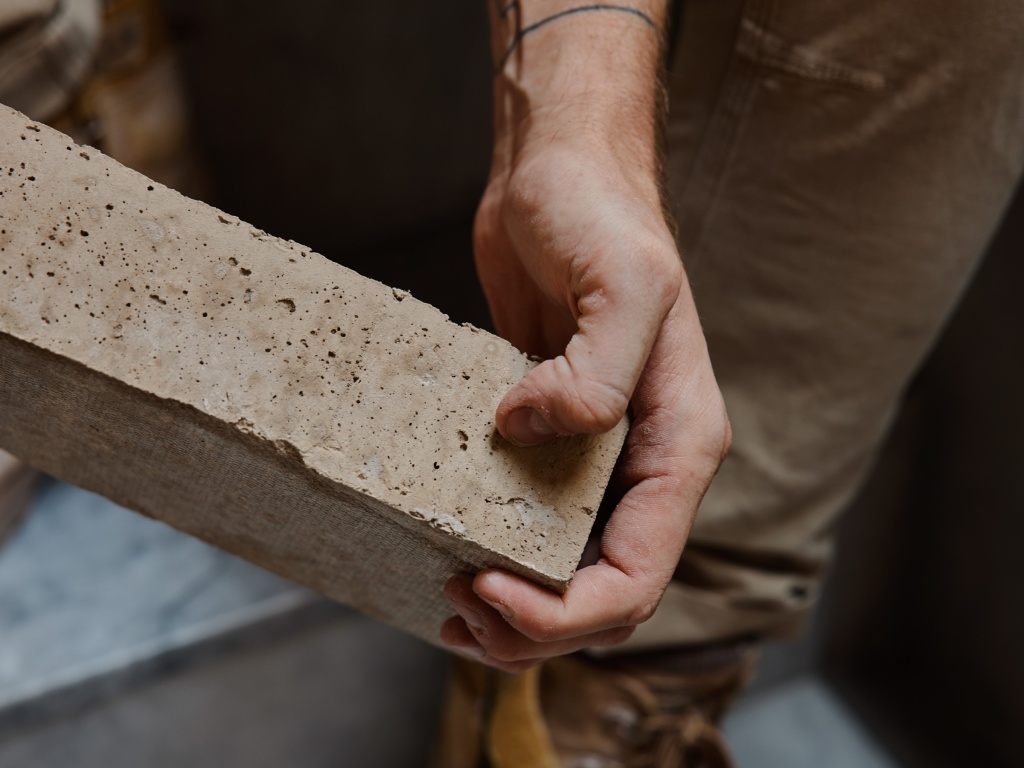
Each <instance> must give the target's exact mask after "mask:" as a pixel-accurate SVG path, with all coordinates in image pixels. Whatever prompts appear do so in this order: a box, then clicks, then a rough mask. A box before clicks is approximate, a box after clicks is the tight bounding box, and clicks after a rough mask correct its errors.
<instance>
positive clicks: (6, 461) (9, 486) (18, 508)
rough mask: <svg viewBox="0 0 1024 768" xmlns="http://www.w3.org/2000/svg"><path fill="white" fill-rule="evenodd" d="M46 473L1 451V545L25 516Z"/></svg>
mask: <svg viewBox="0 0 1024 768" xmlns="http://www.w3.org/2000/svg"><path fill="white" fill-rule="evenodd" d="M43 477H44V475H43V473H42V472H38V471H37V470H35V469H32V467H30V466H28V464H25V463H24V462H22V461H19V460H18V459H16V458H14V457H13V456H11V454H9V453H7V452H6V451H0V546H2V545H3V543H4V541H5V540H6V539H7V537H8V536H9V535H10V534H11V533H12V532H13V531H14V528H15V527H16V526H17V525H18V523H19V522H21V520H22V519H23V518H24V517H25V514H26V512H28V508H29V506H31V503H32V497H33V495H34V492H35V490H36V488H37V487H38V485H39V483H40V482H41V481H42V479H43Z"/></svg>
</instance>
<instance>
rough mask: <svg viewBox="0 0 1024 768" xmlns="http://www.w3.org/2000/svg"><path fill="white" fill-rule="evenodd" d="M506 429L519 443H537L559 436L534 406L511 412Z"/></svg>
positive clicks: (515, 441) (513, 440)
mask: <svg viewBox="0 0 1024 768" xmlns="http://www.w3.org/2000/svg"><path fill="white" fill-rule="evenodd" d="M505 430H506V431H507V432H508V436H509V437H510V438H511V439H512V442H514V443H518V444H519V445H536V444H537V443H543V442H545V441H547V440H550V439H551V438H553V437H557V436H558V433H557V432H555V430H553V429H552V428H551V425H550V424H548V422H547V420H546V419H545V418H544V417H543V416H542V415H541V414H540V411H536V410H534V409H533V408H518V409H516V410H514V411H512V413H510V414H509V417H508V421H506V422H505Z"/></svg>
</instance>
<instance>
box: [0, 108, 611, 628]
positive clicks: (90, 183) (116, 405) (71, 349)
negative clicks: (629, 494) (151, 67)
mask: <svg viewBox="0 0 1024 768" xmlns="http://www.w3.org/2000/svg"><path fill="white" fill-rule="evenodd" d="M0 147H3V149H0V270H2V275H0V285H2V286H3V288H2V293H0V296H2V300H0V346H2V348H3V349H2V360H0V403H2V406H3V408H4V411H5V418H4V423H3V424H2V425H0V440H2V441H3V442H2V445H3V446H4V447H7V448H9V449H11V450H12V451H14V452H15V453H19V454H21V455H22V456H24V457H25V458H28V459H30V460H31V461H33V462H34V463H36V464H37V465H38V466H40V467H42V468H44V469H47V470H49V471H52V472H53V473H54V474H56V475H58V476H60V477H63V478H65V479H67V480H69V481H71V482H74V483H77V484H79V485H82V486H84V487H87V488H90V489H91V490H96V491H98V492H100V493H103V494H104V495H106V496H108V497H110V498H112V499H114V500H115V501H117V502H119V503H122V504H125V505H126V506H129V507H131V508H134V509H136V510H138V511H141V512H144V513H145V514H148V515H151V516H153V517H155V518H158V519H160V520H163V521H165V522H167V523H169V524H171V525H173V526H175V527H177V528H180V529H182V530H184V531H186V532H189V533H192V534H194V535H197V536H200V537H201V538H205V539H207V540H209V541H211V542H212V543H215V544H217V545H219V546H221V547H223V548H225V549H227V550H229V551H232V552H235V553H237V554H240V555H242V556H244V557H247V558H249V559H251V560H253V561H255V562H257V563H259V564H260V565H263V566H264V567H267V568H269V569H270V570H274V571H276V572H278V573H280V574H282V575H284V576H287V577H290V578H293V579H295V580H296V581H299V582H301V583H304V584H307V585H309V586H311V587H313V588H314V589H317V590H318V591H320V592H323V593H324V594H327V595H328V596H330V597H332V598H335V599H338V600H341V601H344V602H348V603H351V604H353V605H355V606H356V607H358V608H361V609H363V610H365V611H367V612H369V613H371V614H373V615H375V616H378V617H380V618H383V619H385V620H387V621H390V622H391V623H394V624H397V625H398V626H401V627H403V628H405V629H408V630H409V631H412V632H414V633H416V634H419V635H421V636H423V637H425V638H427V639H430V640H432V641H436V632H437V628H438V626H439V625H440V622H441V621H442V620H443V618H444V617H445V615H446V614H447V610H446V608H445V604H444V600H443V598H442V595H441V585H442V584H443V582H444V580H445V579H446V578H447V576H449V575H451V574H452V573H455V572H457V571H460V570H476V569H478V568H481V567H486V566H501V567H505V568H508V569H510V570H513V571H515V572H517V573H520V574H522V575H524V576H526V577H527V578H530V579H533V580H534V581H537V582H538V583H541V584H544V585H546V586H549V587H552V588H555V589H562V588H564V587H565V585H566V584H567V583H568V581H569V579H570V578H571V576H572V574H573V572H574V570H575V566H576V564H577V562H578V559H579V556H580V554H581V552H582V550H583V546H584V544H585V541H586V538H587V535H588V533H589V531H590V528H591V525H592V523H593V519H594V515H595V510H596V509H597V506H598V504H599V502H600V499H601V495H602V492H603V490H604V487H605V485H606V484H607V481H608V477H609V475H610V472H611V468H612V465H613V464H614V461H615V458H616V455H617V453H618V450H619V448H620V446H621V443H622V440H623V438H624V434H625V425H620V427H619V428H618V429H617V430H616V431H615V432H614V433H612V434H610V435H607V436H602V437H577V438H572V439H569V440H563V441H560V442H558V443H557V444H555V445H550V446H545V447H543V448H533V449H518V448H515V447H513V446H511V445H509V444H508V443H507V442H505V441H504V440H503V439H502V438H501V437H500V436H498V435H497V433H496V432H495V429H494V425H493V414H494V410H495V407H496V406H497V404H498V402H499V400H500V399H501V397H502V395H503V394H504V393H505V392H506V391H507V390H508V388H509V387H511V386H512V385H513V384H514V383H515V382H516V381H518V380H519V379H520V378H521V377H522V376H523V374H524V373H525V372H526V371H527V370H528V369H529V366H530V365H531V363H529V361H528V360H527V359H526V358H525V357H524V356H523V355H522V354H521V353H519V352H517V351H516V350H515V349H514V348H513V347H512V346H511V345H509V344H508V343H507V342H505V341H503V340H501V339H499V338H497V337H495V336H492V335H490V334H488V333H485V332H483V331H480V330H478V329H476V328H472V327H470V326H460V325H456V324H454V323H451V322H449V321H448V319H447V318H446V317H445V316H444V315H442V314H441V313H440V312H438V311H437V310H436V309H434V308H433V307H430V306H429V305H426V304H424V303H422V302H420V301H417V300H416V299H414V298H413V297H411V296H409V295H408V294H407V293H406V292H404V291H400V290H397V289H392V288H389V287H387V286H384V285H381V284H380V283H377V282H375V281H372V280H369V279H367V278H364V277H361V276H359V275H357V274H355V273H354V272H352V271H351V270H348V269H345V268H344V267H341V266H338V265H336V264H334V263H332V262H330V261H328V260H327V259H325V258H323V257H322V256H319V255H317V254H315V253H312V252H310V251H309V250H308V249H306V248H304V247H302V246H300V245H298V244H296V243H292V242H285V241H282V240H279V239H276V238H273V237H271V236H269V235H267V234H266V233H264V232H261V231H259V230H257V229H254V228H253V227H251V226H249V225H247V224H245V223H243V222H241V221H238V220H237V219H235V218H234V217H231V216H227V215H225V214H223V213H221V212H219V211H217V210H215V209H213V208H211V207H209V206H207V205H204V204H202V203H198V202H195V201H192V200H188V199H186V198H184V197H182V196H181V195H179V194H177V193H176V192H174V191H172V190H169V189H167V188H164V187H162V186H160V185H158V184H156V183H154V182H151V181H149V180H148V179H146V178H145V177H143V176H140V175H139V174H137V173H134V172H133V171H130V170H128V169H126V168H123V167H121V166H119V165H118V164H117V163H115V162H113V161H111V160H110V159H108V158H106V157H104V156H103V155H101V154H99V153H98V152H96V151H95V150H92V149H90V148H87V147H79V146H76V145H74V144H72V143H71V142H70V141H69V140H68V139H67V137H65V136H63V135H62V134H59V133H57V132H55V131H51V130H50V129H48V128H46V127H44V126H42V125H37V124H34V123H32V122H30V121H29V120H28V119H27V118H25V117H24V116H22V115H20V114H18V113H17V112H14V111H12V110H8V109H7V108H0Z"/></svg>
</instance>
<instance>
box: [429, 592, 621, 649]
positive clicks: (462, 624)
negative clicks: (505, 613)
mask: <svg viewBox="0 0 1024 768" xmlns="http://www.w3.org/2000/svg"><path fill="white" fill-rule="evenodd" d="M445 594H446V595H447V596H448V597H449V600H450V602H451V605H452V608H453V610H454V611H455V612H456V613H457V614H458V621H456V622H448V623H446V625H445V627H447V629H446V630H445V632H443V633H442V639H443V640H444V641H445V642H446V643H448V644H449V645H451V646H452V647H453V649H454V650H458V651H461V652H464V653H466V654H467V655H471V656H473V657H474V658H477V659H478V660H481V661H485V662H490V661H496V662H499V663H519V662H531V663H532V662H535V661H537V660H538V659H540V658H548V657H551V656H560V655H562V654H566V653H572V652H573V651H578V650H580V649H581V648H594V647H603V646H610V645H617V644H619V643H621V642H624V641H625V640H626V639H627V638H628V637H629V636H630V635H631V634H632V631H633V630H632V628H622V627H619V628H616V629H613V630H608V631H603V632H596V633H592V634H589V635H585V636H581V637H575V638H571V639H568V640H564V641H558V642H553V643H544V642H538V641H535V640H532V639H530V638H527V637H525V636H524V635H523V634H521V633H520V632H518V631H517V630H516V629H514V628H513V627H511V626H510V625H509V624H508V623H507V622H506V621H505V620H504V619H503V618H502V617H501V615H500V614H499V613H498V612H497V611H495V610H494V609H493V608H491V607H490V606H488V605H487V604H486V603H485V602H484V601H483V600H481V599H480V597H478V596H477V595H476V594H475V593H474V592H473V590H472V580H471V579H470V578H468V577H464V576H462V577H456V578H454V579H452V580H451V581H450V582H449V584H448V585H447V586H446V587H445Z"/></svg>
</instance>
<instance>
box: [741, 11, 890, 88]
mask: <svg viewBox="0 0 1024 768" xmlns="http://www.w3.org/2000/svg"><path fill="white" fill-rule="evenodd" d="M737 52H738V53H739V55H740V56H743V57H744V58H746V59H748V60H750V61H751V62H753V63H754V64H760V65H762V66H765V67H768V68H769V69H775V70H778V71H780V72H784V73H786V74H790V75H796V76H797V77H802V78H805V79H808V80H815V81H819V82H827V83H835V84H838V85H847V86H850V87H852V88H857V89H859V90H865V91H880V90H882V89H884V88H885V85H886V81H885V77H883V76H882V75H881V74H879V73H878V72H871V71H868V70H864V69H858V68H856V67H851V66H848V65H846V64H842V63H839V62H832V61H823V60H822V59H821V58H820V57H818V56H816V55H814V54H813V53H811V52H810V51H808V50H807V49H806V48H805V47H803V46H801V45H799V44H796V43H790V42H788V41H786V40H784V39H783V38H781V37H779V36H778V35H776V34H774V33H772V32H769V31H768V30H766V29H764V28H763V27H760V26H758V25H757V24H755V23H754V22H753V21H751V20H750V19H744V20H743V22H742V24H741V26H740V35H739V40H738V41H737Z"/></svg>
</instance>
